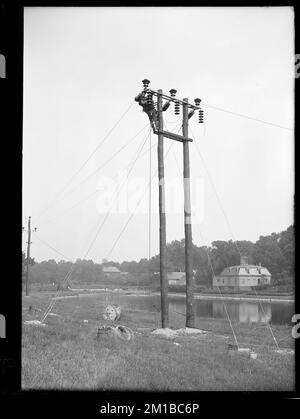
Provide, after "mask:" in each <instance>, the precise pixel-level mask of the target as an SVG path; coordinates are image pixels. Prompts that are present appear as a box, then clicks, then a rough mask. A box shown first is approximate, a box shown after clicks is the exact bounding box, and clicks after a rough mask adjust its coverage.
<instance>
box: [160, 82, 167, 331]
mask: <svg viewBox="0 0 300 419" xmlns="http://www.w3.org/2000/svg"><path fill="white" fill-rule="evenodd" d="M157 92H158V96H157V111H158V125H159V130H160V131H162V130H163V116H162V90H158V91H157ZM157 157H158V181H159V257H160V288H161V324H162V327H163V328H166V327H168V326H169V302H168V278H167V271H166V212H165V211H166V210H165V169H164V136H163V135H162V134H158V143H157Z"/></svg>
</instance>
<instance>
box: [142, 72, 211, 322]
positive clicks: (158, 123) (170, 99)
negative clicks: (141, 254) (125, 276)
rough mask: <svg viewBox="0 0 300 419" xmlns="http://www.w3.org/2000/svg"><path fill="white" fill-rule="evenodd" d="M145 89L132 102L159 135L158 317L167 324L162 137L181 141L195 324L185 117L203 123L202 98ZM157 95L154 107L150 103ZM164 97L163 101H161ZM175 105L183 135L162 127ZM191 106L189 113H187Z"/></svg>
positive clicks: (190, 309) (189, 301)
mask: <svg viewBox="0 0 300 419" xmlns="http://www.w3.org/2000/svg"><path fill="white" fill-rule="evenodd" d="M142 83H143V85H144V90H143V91H142V92H141V93H139V94H138V95H137V96H136V97H135V101H136V102H138V103H139V105H140V106H142V108H143V111H144V112H146V113H147V114H148V117H149V119H150V123H151V127H152V129H153V132H154V134H157V136H158V146H157V154H158V179H159V250H160V287H161V320H162V327H163V328H165V327H168V325H169V304H168V278H167V271H166V213H165V183H164V182H165V179H164V138H170V139H171V140H175V141H180V142H182V143H183V177H184V232H185V272H186V326H187V327H194V324H195V314H194V305H193V300H194V286H193V281H194V279H193V254H192V253H193V248H192V246H193V245H192V220H191V189H190V161H189V142H192V141H193V140H192V139H191V138H189V137H188V120H189V119H190V118H191V117H192V116H193V115H194V113H195V111H199V123H203V110H202V109H201V108H200V102H201V99H198V98H197V99H195V105H192V104H191V103H188V99H183V100H180V99H177V98H176V97H175V96H176V93H177V90H175V89H171V90H170V95H171V96H169V95H166V94H164V93H163V91H162V90H161V89H160V90H157V91H156V90H152V89H150V88H149V83H150V81H149V80H148V79H145V80H143V81H142ZM153 96H157V109H155V106H154V105H155V104H154V102H153ZM163 100H166V102H165V103H164V104H163ZM171 103H174V104H175V115H179V113H180V107H182V112H183V123H182V135H178V134H175V133H173V132H169V131H165V130H164V127H163V112H165V111H166V110H167V109H168V108H169V107H170V104H171ZM189 109H190V112H189Z"/></svg>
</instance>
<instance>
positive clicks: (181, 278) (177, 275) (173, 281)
mask: <svg viewBox="0 0 300 419" xmlns="http://www.w3.org/2000/svg"><path fill="white" fill-rule="evenodd" d="M167 278H168V281H169V285H185V272H167Z"/></svg>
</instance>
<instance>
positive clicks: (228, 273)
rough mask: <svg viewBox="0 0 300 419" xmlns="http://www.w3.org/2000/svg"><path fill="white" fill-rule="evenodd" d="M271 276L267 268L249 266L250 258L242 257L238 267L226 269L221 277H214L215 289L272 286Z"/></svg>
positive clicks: (247, 289)
mask: <svg viewBox="0 0 300 419" xmlns="http://www.w3.org/2000/svg"><path fill="white" fill-rule="evenodd" d="M270 283H271V274H270V272H269V271H268V269H267V268H264V267H263V266H260V265H248V258H247V257H246V256H242V257H241V263H240V265H237V266H230V267H228V268H225V269H224V270H223V271H222V272H221V274H220V275H218V276H214V277H213V287H214V288H218V287H220V288H221V289H227V290H233V291H238V290H245V291H250V290H251V289H252V288H257V287H260V286H266V285H270Z"/></svg>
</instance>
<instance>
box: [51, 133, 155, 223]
mask: <svg viewBox="0 0 300 419" xmlns="http://www.w3.org/2000/svg"><path fill="white" fill-rule="evenodd" d="M148 136H149V134H147V135H146V139H147V138H148ZM127 145H128V144H127ZM153 147H154V146H152V147H151V148H153ZM149 150H150V149H148V150H146V151H145V152H144V153H142V154H140V155H139V157H138V159H140V158H142V157H143V156H144V155H145V154H146V153H148V151H149ZM119 151H121V150H119ZM138 159H137V160H138ZM110 160H112V158H111V159H110ZM106 163H108V161H107V162H106ZM106 163H104V165H105V164H106ZM104 165H103V166H101V167H100V168H99V169H97V170H100V169H101V168H103V167H104ZM130 165H131V163H129V164H128V165H127V166H125V167H124V168H123V170H126V169H127V168H128V167H129V166H130ZM93 174H94V173H93ZM86 180H87V178H86V179H85V180H84V181H86ZM84 181H83V182H84ZM83 182H81V184H82V183H83ZM78 186H79V185H77V187H78ZM73 190H74V189H73ZM73 190H72V191H73ZM69 193H70V191H69ZM96 193H98V191H97V190H95V191H93V192H92V193H91V194H89V195H87V196H86V197H84V198H83V199H81V200H80V201H78V202H77V203H76V204H74V205H72V206H71V207H70V208H67V209H65V210H64V211H62V212H61V213H60V214H58V215H56V216H54V217H52V218H50V219H47V220H46V221H47V223H48V222H49V221H53V220H56V219H57V218H58V217H60V216H61V215H63V214H65V213H67V212H69V211H71V210H72V209H74V208H76V207H78V206H79V205H80V204H82V203H84V202H85V201H87V200H88V199H89V198H91V197H92V196H94V195H96Z"/></svg>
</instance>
